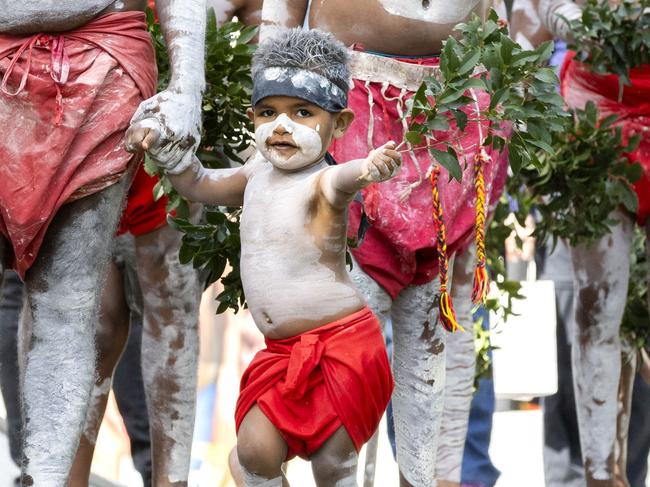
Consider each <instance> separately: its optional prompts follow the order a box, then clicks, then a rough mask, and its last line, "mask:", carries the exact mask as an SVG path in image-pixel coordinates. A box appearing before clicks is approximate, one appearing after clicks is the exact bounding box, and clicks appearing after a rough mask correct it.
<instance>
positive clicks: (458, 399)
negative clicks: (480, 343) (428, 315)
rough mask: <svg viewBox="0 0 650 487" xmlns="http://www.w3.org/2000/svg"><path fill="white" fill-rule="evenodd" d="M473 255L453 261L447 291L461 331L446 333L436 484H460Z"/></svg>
mask: <svg viewBox="0 0 650 487" xmlns="http://www.w3.org/2000/svg"><path fill="white" fill-rule="evenodd" d="M473 270H474V255H473V253H472V252H470V251H466V252H465V253H463V254H460V255H457V256H456V259H455V260H454V268H453V271H454V282H453V285H452V287H451V294H452V298H453V302H454V307H455V309H456V317H457V318H458V322H459V323H460V325H461V326H462V327H463V328H464V329H465V331H464V332H456V333H449V334H447V363H446V367H445V368H446V374H447V376H446V379H445V393H444V394H445V400H444V406H443V412H442V421H441V423H440V438H441V439H442V440H441V441H440V442H439V443H438V455H437V459H436V478H437V479H438V486H439V487H454V486H458V485H460V473H461V466H462V463H463V452H464V451H465V439H466V437H467V425H468V422H469V410H470V406H471V404H472V394H473V390H474V374H475V372H476V371H475V368H476V353H475V351H474V319H473V317H472V307H473V305H472V285H473V277H474V274H473Z"/></svg>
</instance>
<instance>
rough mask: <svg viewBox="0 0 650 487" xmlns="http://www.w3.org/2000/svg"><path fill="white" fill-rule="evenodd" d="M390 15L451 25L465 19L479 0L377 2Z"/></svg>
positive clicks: (397, 0) (382, 0)
mask: <svg viewBox="0 0 650 487" xmlns="http://www.w3.org/2000/svg"><path fill="white" fill-rule="evenodd" d="M378 1H379V3H380V4H381V6H382V7H383V8H384V10H386V12H388V13H389V14H391V15H396V16H398V17H405V18H408V19H413V20H421V21H423V22H430V23H433V24H452V23H456V22H460V21H461V20H463V19H465V18H466V17H467V16H468V15H469V14H470V12H472V11H473V10H474V9H475V8H476V6H477V5H478V3H479V0H463V1H453V2H450V1H448V0H378Z"/></svg>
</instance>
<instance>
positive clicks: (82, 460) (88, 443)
mask: <svg viewBox="0 0 650 487" xmlns="http://www.w3.org/2000/svg"><path fill="white" fill-rule="evenodd" d="M122 283H123V277H122V273H121V272H120V271H119V270H118V268H117V266H116V265H115V263H114V262H111V263H110V264H109V266H108V273H107V277H106V284H105V285H104V289H103V292H102V297H101V307H100V311H99V320H98V322H97V330H96V334H95V348H96V350H97V368H96V370H97V372H96V376H95V386H94V387H93V391H92V394H91V396H90V404H89V405H88V412H87V414H86V425H85V427H84V432H83V435H82V436H81V439H80V441H79V448H78V449H77V455H76V457H75V461H74V464H73V466H72V472H71V474H70V482H69V487H86V486H87V485H88V478H89V477H90V466H91V464H92V460H93V454H94V452H95V443H96V441H97V434H98V433H99V427H100V426H101V423H102V418H103V417H104V412H105V410H106V403H107V402H108V395H109V393H110V392H111V382H112V377H113V371H114V370H115V367H116V365H117V363H118V361H119V360H120V356H121V355H122V351H123V350H124V347H125V346H126V340H127V337H128V335H129V310H128V308H127V305H126V301H125V299H124V286H123V284H122Z"/></svg>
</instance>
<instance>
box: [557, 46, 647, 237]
mask: <svg viewBox="0 0 650 487" xmlns="http://www.w3.org/2000/svg"><path fill="white" fill-rule="evenodd" d="M630 81H631V82H632V85H631V86H625V87H624V90H623V97H622V99H621V101H619V100H618V94H619V86H618V76H616V75H613V74H610V75H602V74H597V73H592V72H591V71H590V67H589V66H587V65H585V64H583V63H581V62H579V61H577V60H576V59H575V52H569V53H567V55H566V57H565V58H564V64H562V70H561V71H560V91H561V93H562V96H563V97H564V100H565V101H566V103H567V105H568V106H569V107H571V108H584V106H585V105H586V104H587V102H588V101H590V100H591V101H593V102H594V103H595V104H596V105H597V106H598V109H599V110H600V116H601V117H603V118H605V117H608V116H609V115H617V116H618V117H619V119H618V121H617V122H616V123H615V125H617V126H619V127H621V129H622V135H623V140H624V142H626V143H627V140H628V139H629V138H630V137H631V136H632V135H634V134H639V135H641V142H640V143H639V146H638V147H637V148H636V149H635V150H634V151H633V152H632V153H630V154H628V156H629V158H630V161H631V162H638V163H639V164H640V165H641V168H642V169H643V175H642V177H641V179H640V180H639V181H637V182H636V183H635V184H634V189H635V191H636V194H637V197H638V198H639V208H638V209H637V213H636V217H637V222H638V223H639V225H644V224H645V222H646V220H647V218H648V216H650V65H645V66H643V67H641V68H637V69H632V70H631V71H630Z"/></svg>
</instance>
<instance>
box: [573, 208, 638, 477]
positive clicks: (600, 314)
mask: <svg viewBox="0 0 650 487" xmlns="http://www.w3.org/2000/svg"><path fill="white" fill-rule="evenodd" d="M612 218H614V219H615V220H617V221H618V224H617V225H614V226H613V227H612V229H611V233H610V234H609V235H606V236H605V237H603V238H602V239H600V240H599V241H597V242H595V243H594V244H592V245H590V246H588V247H587V246H580V247H576V248H574V249H572V251H571V256H572V261H573V271H574V289H575V293H576V295H575V323H576V329H575V333H576V335H575V341H574V346H573V347H572V358H573V374H574V377H573V379H574V388H575V392H576V404H577V411H578V424H579V426H580V444H581V445H582V455H583V463H584V466H585V477H586V480H587V486H589V487H601V486H602V487H614V485H615V484H614V462H615V458H614V442H615V439H616V413H617V393H618V380H619V376H620V372H621V342H620V338H619V328H620V324H621V319H622V316H623V310H624V309H625V302H626V296H627V287H628V279H629V275H630V269H629V252H630V246H631V241H632V231H633V222H632V220H631V218H629V217H628V216H626V215H624V214H623V213H622V212H620V211H617V212H615V213H614V214H612Z"/></svg>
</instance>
